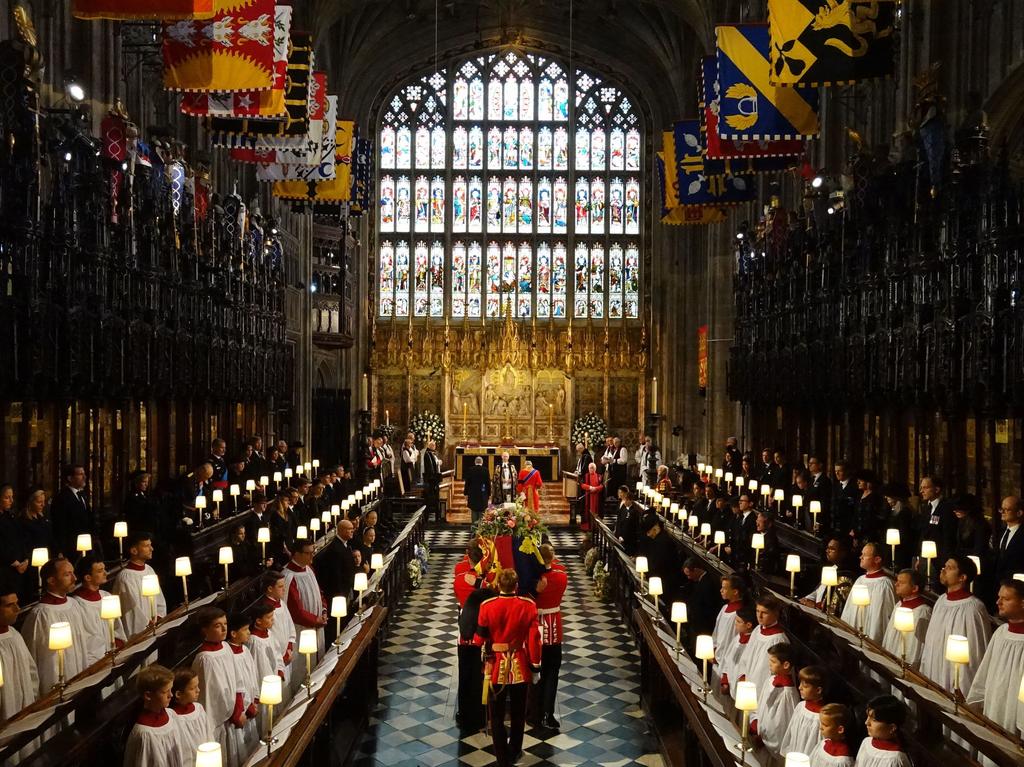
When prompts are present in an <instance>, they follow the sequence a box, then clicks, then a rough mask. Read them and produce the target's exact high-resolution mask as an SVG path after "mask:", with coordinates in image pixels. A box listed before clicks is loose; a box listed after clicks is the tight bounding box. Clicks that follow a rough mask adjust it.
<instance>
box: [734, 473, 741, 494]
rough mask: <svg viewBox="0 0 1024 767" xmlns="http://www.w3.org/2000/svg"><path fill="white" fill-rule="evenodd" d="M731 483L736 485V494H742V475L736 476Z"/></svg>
mask: <svg viewBox="0 0 1024 767" xmlns="http://www.w3.org/2000/svg"><path fill="white" fill-rule="evenodd" d="M733 483H734V484H735V485H736V492H737V493H741V492H743V475H742V474H737V475H736V479H734V480H733Z"/></svg>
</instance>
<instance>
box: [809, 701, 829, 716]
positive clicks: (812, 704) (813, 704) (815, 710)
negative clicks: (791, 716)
mask: <svg viewBox="0 0 1024 767" xmlns="http://www.w3.org/2000/svg"><path fill="white" fill-rule="evenodd" d="M824 706H825V701H822V700H805V701H804V708H806V709H807V710H808V711H810V712H811V713H812V714H820V713H821V709H822V708H824Z"/></svg>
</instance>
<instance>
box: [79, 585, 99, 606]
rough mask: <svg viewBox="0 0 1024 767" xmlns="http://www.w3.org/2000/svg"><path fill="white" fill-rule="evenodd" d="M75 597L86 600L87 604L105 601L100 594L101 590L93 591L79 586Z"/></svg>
mask: <svg viewBox="0 0 1024 767" xmlns="http://www.w3.org/2000/svg"><path fill="white" fill-rule="evenodd" d="M73 595H74V596H76V597H78V598H79V599H84V600H86V601H87V602H99V601H101V600H102V599H103V595H102V594H100V591H99V589H96V590H95V591H94V590H93V589H90V588H86V587H85V586H79V587H78V588H77V589H75V591H74V592H73Z"/></svg>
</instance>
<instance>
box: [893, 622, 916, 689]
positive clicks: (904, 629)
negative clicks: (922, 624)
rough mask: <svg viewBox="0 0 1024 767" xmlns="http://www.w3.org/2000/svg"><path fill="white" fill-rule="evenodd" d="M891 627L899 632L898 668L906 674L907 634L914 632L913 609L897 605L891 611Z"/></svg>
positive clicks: (904, 675) (903, 674)
mask: <svg viewBox="0 0 1024 767" xmlns="http://www.w3.org/2000/svg"><path fill="white" fill-rule="evenodd" d="M892 627H893V628H894V629H896V630H897V631H898V632H900V647H901V648H902V649H901V651H900V670H901V671H902V674H901V676H903V677H906V675H907V635H908V634H912V633H914V611H913V610H912V609H911V608H909V607H897V608H896V609H895V610H893V613H892Z"/></svg>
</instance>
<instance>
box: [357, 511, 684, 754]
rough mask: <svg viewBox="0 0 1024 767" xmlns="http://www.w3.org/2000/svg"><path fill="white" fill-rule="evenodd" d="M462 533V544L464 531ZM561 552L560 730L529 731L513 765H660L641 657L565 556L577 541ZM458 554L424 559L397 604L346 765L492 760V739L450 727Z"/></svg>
mask: <svg viewBox="0 0 1024 767" xmlns="http://www.w3.org/2000/svg"><path fill="white" fill-rule="evenodd" d="M442 532H447V531H442ZM461 534H462V540H463V541H464V540H465V538H466V535H467V531H465V530H463V531H461ZM575 535H576V536H577V538H576V541H577V542H578V534H575ZM557 545H558V544H557V543H556V546H557ZM560 551H561V558H562V559H563V561H565V562H566V564H567V565H568V567H569V571H570V572H569V589H568V591H567V593H566V596H565V599H564V601H563V604H562V610H563V613H564V614H565V647H564V655H563V660H562V670H561V674H560V676H559V686H558V702H557V704H556V710H555V717H556V718H557V719H558V720H559V722H560V723H561V729H560V731H559V732H552V731H548V730H538V729H535V728H532V727H530V726H529V725H527V730H526V737H525V740H524V743H523V750H524V755H523V757H522V758H521V759H520V761H519V762H517V764H518V765H521V766H522V767H547V766H548V765H558V767H570V766H571V765H580V766H581V767H582V766H584V765H585V766H586V767H596V766H597V765H600V766H601V767H622V766H623V765H631V764H639V765H644V766H645V767H663V765H664V762H663V760H662V757H661V755H660V753H659V752H658V742H657V738H656V737H655V736H654V734H653V732H652V731H649V728H648V726H647V723H646V721H645V719H644V715H643V712H642V711H641V709H640V706H639V690H638V687H637V683H638V679H639V675H640V668H639V661H638V658H637V655H636V653H635V651H634V650H633V647H632V643H631V641H630V639H629V635H628V632H627V630H626V629H625V628H624V627H623V626H621V625H620V624H619V622H618V619H617V617H616V615H615V612H614V610H613V609H612V608H611V607H610V606H608V605H606V604H604V603H602V602H599V601H598V600H597V599H595V598H594V597H593V595H592V593H591V589H590V587H591V581H590V579H589V578H587V576H586V574H585V573H584V571H583V568H582V564H581V562H580V560H579V557H578V556H577V555H576V554H575V553H570V552H575V543H574V544H573V545H572V546H571V547H570V546H564V547H560ZM460 557H461V555H458V554H441V553H436V554H432V555H431V557H430V573H429V574H428V575H427V577H426V578H424V581H423V583H421V584H420V587H419V588H418V589H416V590H415V591H412V592H410V594H409V595H408V596H407V597H406V599H405V601H404V602H403V603H402V604H401V605H400V606H399V607H398V609H397V614H396V617H395V619H394V621H393V624H392V626H393V627H392V630H391V633H390V636H389V637H388V639H387V642H386V643H385V646H384V649H383V653H382V655H381V664H382V665H381V668H380V703H379V705H378V707H377V709H376V710H375V711H374V712H373V714H372V716H371V718H370V722H369V727H368V728H367V731H366V733H365V735H364V736H363V740H362V742H361V743H360V745H359V748H358V751H357V754H356V757H355V761H354V762H353V764H354V767H439V766H440V765H445V766H446V767H447V766H449V765H454V766H456V767H466V766H467V765H468V767H484V765H491V764H495V759H494V755H493V754H494V751H493V746H492V745H491V741H490V736H489V735H487V734H486V733H483V732H480V733H476V734H472V735H469V734H460V732H459V729H458V727H457V726H456V724H455V699H456V690H457V678H456V677H457V664H456V654H455V640H456V634H457V626H456V620H457V608H456V603H455V598H454V595H453V594H452V591H451V577H452V570H453V568H454V567H455V563H456V562H457V561H458V560H459V559H460Z"/></svg>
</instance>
